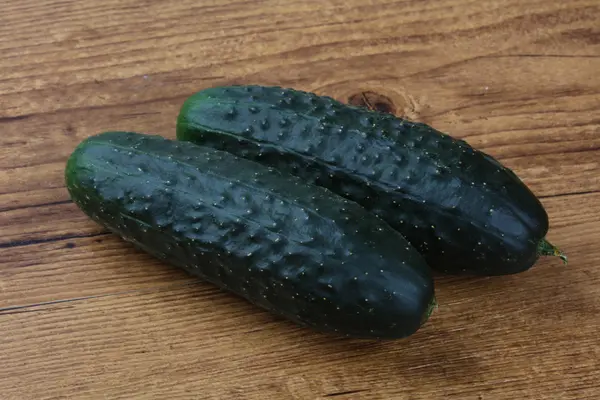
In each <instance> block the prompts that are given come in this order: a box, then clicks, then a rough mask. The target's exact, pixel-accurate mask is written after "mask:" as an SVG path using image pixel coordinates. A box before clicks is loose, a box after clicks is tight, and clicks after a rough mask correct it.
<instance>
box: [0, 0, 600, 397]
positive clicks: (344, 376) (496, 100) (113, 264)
mask: <svg viewBox="0 0 600 400" xmlns="http://www.w3.org/2000/svg"><path fill="white" fill-rule="evenodd" d="M0 9H1V10H2V13H0V54H2V57H0V227H1V230H2V235H1V236H0V331H1V332H3V335H0V359H1V360H2V367H3V368H2V369H1V370H0V389H1V390H0V393H2V395H0V398H1V399H2V400H13V399H14V400H17V399H18V400H29V399H35V400H38V399H132V398H135V399H165V398H169V399H251V400H254V399H260V400H270V399H302V400H304V399H311V400H312V399H323V400H325V399H336V400H343V399H386V400H388V399H400V400H404V399H406V400H408V399H410V400H420V399H427V400H432V399H460V400H471V399H473V400H496V399H500V400H502V399H507V400H508V399H510V400H513V399H573V400H583V399H598V398H600V373H599V372H598V371H599V370H600V340H599V339H598V337H597V331H598V328H599V327H600V300H599V299H600V270H599V269H598V268H597V267H598V265H599V264H600V248H599V247H598V246H597V242H598V240H599V239H600V165H599V160H600V76H599V75H598V71H600V30H599V28H598V21H599V20H600V4H598V2H597V1H596V0H574V1H570V2H559V1H554V0H553V1H536V0H531V1H529V0H528V1H518V0H486V1H473V0H434V1H414V0H402V1H394V0H369V1H365V0H362V1H355V0H345V1H341V0H327V1H323V0H308V1H306V0H305V1H300V0H298V1H295V0H254V1H239V0H206V1H202V2H198V1H192V0H181V1H178V2H174V1H170V2H166V1H163V2H158V1H150V0H125V1H117V0H107V1H99V0H89V1H85V2H76V1H72V0H35V1H34V0H23V1H16V0H8V1H4V2H3V3H2V6H1V7H0ZM232 83H256V84H275V85H282V86H290V87H295V88H297V89H302V90H309V91H313V92H316V93H319V94H325V95H329V96H332V97H335V98H337V99H339V100H341V101H344V102H347V101H349V99H352V98H355V97H356V96H360V94H361V93H363V92H367V93H374V94H376V95H380V96H383V97H385V98H387V99H388V100H389V102H390V104H389V106H390V111H392V112H394V113H396V114H397V115H399V116H404V117H407V118H411V119H414V120H419V121H423V122H426V123H428V124H431V125H433V126H434V127H436V128H438V129H440V130H442V131H445V132H448V133H450V134H452V135H454V136H457V137H462V138H464V139H465V140H467V141H468V142H469V143H471V144H472V145H474V146H476V147H477V148H480V149H483V150H485V151H486V152H488V153H490V154H492V155H494V156H495V157H497V158H499V159H500V160H501V161H502V162H503V163H505V164H506V165H507V166H509V167H511V168H512V169H513V170H514V171H515V172H516V173H517V174H518V175H519V176H520V177H521V178H522V179H523V180H524V181H525V182H526V183H527V184H528V185H529V186H530V187H531V189H532V190H533V191H534V192H535V193H536V194H537V195H538V196H539V197H540V198H541V199H542V202H543V203H544V205H545V206H546V208H547V210H548V214H549V216H550V224H551V229H550V233H549V239H550V240H551V241H552V242H555V243H556V244H558V245H559V246H560V247H561V248H562V249H563V250H564V251H566V252H567V253H568V255H569V265H568V266H567V267H565V266H563V265H561V264H560V262H559V261H557V260H550V259H544V260H541V261H540V262H539V263H538V265H536V266H535V267H534V268H533V269H532V270H530V271H528V272H526V273H523V274H520V275H518V276H510V277H498V278H477V279H475V278H457V277H442V276H440V277H437V278H436V286H437V291H438V293H439V295H438V300H439V302H440V308H439V309H438V310H437V311H436V312H435V314H434V316H433V317H432V319H431V320H430V322H429V323H428V324H427V325H426V326H425V327H423V329H422V330H420V331H419V332H418V333H417V334H416V335H415V336H413V337H411V338H409V339H407V340H403V341H397V342H385V343H376V342H361V341H352V340H342V339H339V338H336V337H332V336H328V335H320V334H316V333H313V332H311V331H308V330H305V329H302V328H299V327H297V326H295V325H293V324H291V323H288V322H285V321H282V320H279V319H277V318H275V317H273V316H271V315H269V314H267V313H266V312H263V311H262V310H258V309H256V308H254V307H252V306H251V305H249V304H247V303H245V302H244V301H242V300H241V299H239V298H237V297H235V296H233V295H230V294H228V293H224V292H221V291H219V290H217V289H215V288H214V287H212V286H210V285H208V284H206V283H204V282H201V281H199V280H197V279H194V278H191V277H189V276H188V275H186V274H185V273H183V272H181V271H178V270H176V269H174V268H172V267H169V266H166V265H164V264H162V263H160V262H158V261H156V260H154V259H152V258H150V257H149V256H147V255H145V254H142V253H140V252H138V251H135V250H134V249H133V248H132V247H131V246H130V245H129V244H126V243H124V242H123V241H122V240H120V239H119V238H117V237H115V236H113V235H110V234H108V233H107V232H106V231H104V230H103V229H102V228H101V227H99V226H97V225H95V224H94V223H92V222H91V221H89V220H88V219H87V218H86V217H85V216H84V215H83V214H82V213H81V212H80V211H79V210H78V209H77V208H76V206H75V205H74V204H72V203H71V202H70V200H69V198H68V194H67V192H66V190H65V188H64V181H63V169H64V163H65V161H66V158H67V157H68V155H69V153H70V152H71V151H72V150H73V148H74V147H75V146H76V145H77V143H78V142H79V141H80V140H82V139H83V138H85V137H87V136H89V135H91V134H94V133H98V132H101V131H104V130H111V129H119V130H135V131H140V132H146V133H157V134H162V135H164V136H166V137H174V128H175V118H176V115H177V112H178V109H179V107H180V106H181V104H182V102H183V101H184V99H185V98H186V97H187V96H189V95H191V94H192V93H193V92H195V91H197V90H200V89H202V88H205V87H209V86H212V85H218V84H232ZM353 96H354V97H353Z"/></svg>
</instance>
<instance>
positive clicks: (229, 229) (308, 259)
mask: <svg viewBox="0 0 600 400" xmlns="http://www.w3.org/2000/svg"><path fill="white" fill-rule="evenodd" d="M65 179H66V183H67V188H68V190H69V193H70V195H71V198H72V199H73V201H74V202H75V203H76V204H77V205H78V206H79V207H80V208H81V209H82V210H83V211H84V212H85V213H86V214H87V215H88V216H90V218H92V219H93V220H95V221H96V222H98V223H99V224H102V225H103V226H105V227H107V228H108V229H109V230H111V231H112V232H114V233H116V234H118V235H119V236H121V237H123V238H124V239H125V240H128V241H130V242H132V243H133V244H134V245H135V246H137V247H138V248H140V249H142V250H144V251H146V252H148V253H149V254H152V255H154V256H156V257H158V258H160V259H162V260H164V261H166V262H168V263H170V264H172V265H175V266H178V267H180V268H183V269H185V270H187V271H188V272H190V273H191V274H194V275H196V276H199V277H201V278H203V279H205V280H206V281H209V282H212V283H213V284H215V285H217V286H219V287H221V288H223V289H225V290H229V291H231V292H233V293H236V294H237V295H240V296H242V297H244V298H245V299H247V300H249V301H250V302H251V303H254V304H256V305H258V306H260V307H263V308H265V309H267V310H270V311H271V312H273V313H275V314H278V315H280V316H282V317H285V318H288V319H290V320H292V321H295V322H297V323H299V324H302V325H305V326H309V327H312V328H314V329H316V330H319V331H327V332H334V333H338V334H341V335H346V336H350V337H357V338H379V339H396V338H402V337H406V336H409V335H412V334H413V333H415V332H416V331H417V330H418V329H419V328H420V326H422V324H423V323H424V322H425V321H426V320H427V318H428V317H429V315H430V313H431V306H432V305H433V304H435V296H434V286H433V280H432V277H431V272H430V270H429V268H428V266H427V265H426V264H425V262H424V260H423V258H422V257H421V255H420V254H419V253H418V252H417V251H416V250H415V249H413V248H412V247H411V246H410V245H409V244H408V242H406V241H405V240H404V239H403V238H402V236H401V235H400V234H398V233H397V232H396V231H394V230H393V229H392V228H391V227H389V226H388V225H387V224H385V223H384V222H382V221H381V220H379V219H378V218H376V217H375V216H373V215H372V214H370V213H368V212H367V211H366V210H364V209H363V208H362V207H360V206H359V205H357V204H355V203H353V202H350V201H348V200H347V199H345V198H342V197H340V196H337V195H335V194H333V193H332V192H330V191H328V190H326V189H324V188H321V187H317V186H312V185H308V184H306V183H304V182H302V181H301V180H300V179H298V178H295V177H292V176H286V175H283V174H281V173H279V172H278V171H275V170H273V169H272V168H268V167H266V166H263V165H261V164H258V163H254V162H251V161H248V160H244V159H239V158H237V157H235V156H233V155H231V154H229V153H225V152H222V151H218V150H215V149H212V148H203V147H200V146H196V145H194V144H191V143H185V142H177V141H173V140H168V139H165V138H162V137H159V136H153V135H142V134H138V133H132V132H105V133H102V134H99V135H96V136H92V137H90V138H88V139H86V140H84V141H83V142H82V143H81V144H80V145H79V146H78V147H77V148H76V149H75V151H74V152H73V153H72V155H71V157H70V158H69V160H68V163H67V167H66V170H65Z"/></svg>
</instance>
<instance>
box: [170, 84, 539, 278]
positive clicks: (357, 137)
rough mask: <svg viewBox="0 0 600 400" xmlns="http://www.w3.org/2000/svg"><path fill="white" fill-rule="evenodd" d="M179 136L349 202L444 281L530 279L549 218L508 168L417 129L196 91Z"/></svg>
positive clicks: (358, 111)
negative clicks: (398, 237)
mask: <svg viewBox="0 0 600 400" xmlns="http://www.w3.org/2000/svg"><path fill="white" fill-rule="evenodd" d="M177 138H178V139H179V140H182V141H191V142H194V143H196V144H199V145H204V146H211V147H214V148H216V149H220V150H225V151H228V152H230V153H232V154H236V155H238V156H242V157H244V158H247V159H250V160H254V161H257V162H260V163H262V164H264V165H268V166H272V167H275V168H277V169H278V170H281V171H284V172H286V173H291V174H294V175H296V176H298V177H301V178H302V179H303V180H305V181H306V182H309V183H312V184H317V185H320V186H323V187H326V188H328V189H330V190H332V191H333V192H335V193H337V194H339V195H341V196H344V197H346V198H348V199H350V200H352V201H355V202H357V203H359V204H360V205H362V206H363V207H365V208H366V209H368V210H369V211H371V212H372V213H374V214H376V215H378V216H379V217H381V218H382V219H383V220H385V221H386V222H387V223H388V224H390V225H391V226H392V227H393V228H394V229H396V230H397V231H399V232H400V233H401V234H402V235H403V236H404V237H405V238H406V239H407V240H408V241H409V242H410V243H411V244H412V245H413V246H414V247H415V248H417V250H418V251H419V252H420V253H421V254H422V255H423V256H424V257H425V260H426V261H427V263H428V264H429V265H430V266H431V267H432V268H433V269H436V270H438V271H441V272H445V273H450V274H474V275H507V274H514V273H518V272H522V271H525V270H527V269H529V268H530V267H531V266H532V265H533V264H534V263H535V262H536V261H537V259H538V257H539V255H538V251H539V247H540V246H541V244H542V241H543V239H544V237H545V235H546V233H547V231H548V215H547V213H546V211H545V209H544V207H543V206H542V204H541V203H540V201H539V200H538V199H537V198H536V196H535V195H534V194H533V193H532V192H531V191H530V190H529V188H528V187H527V186H526V185H525V184H524V183H523V182H522V181H521V180H520V179H519V178H518V177H517V176H516V175H515V174H514V173H513V172H512V171H511V170H509V169H508V168H505V167H504V166H503V165H501V164H500V163H499V162H498V161H496V160H495V159H494V158H492V157H491V156H489V155H487V154H485V153H483V152H480V151H477V150H476V149H474V148H472V147H471V146H469V145H468V144H467V143H466V142H464V141H462V140H457V139H455V138H452V137H451V136H449V135H447V134H444V133H442V132H439V131H437V130H435V129H433V128H432V127H430V126H428V125H426V124H423V123H417V122H411V121H407V120H403V119H400V118H398V117H395V116H393V115H390V114H383V113H378V112H374V111H370V110H366V109H363V108H358V107H353V106H349V105H345V104H343V103H341V102H338V101H336V100H334V99H332V98H329V97H326V96H317V95H315V94H313V93H307V92H302V91H298V90H294V89H286V88H281V87H263V86H255V85H249V86H229V87H215V88H209V89H206V90H202V91H200V92H198V93H196V94H194V95H192V96H191V97H189V98H188V99H187V100H186V101H185V103H184V104H183V106H182V108H181V111H180V114H179V117H178V122H177Z"/></svg>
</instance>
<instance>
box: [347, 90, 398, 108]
mask: <svg viewBox="0 0 600 400" xmlns="http://www.w3.org/2000/svg"><path fill="white" fill-rule="evenodd" d="M348 104H351V105H353V106H357V107H364V108H368V109H369V110H372V111H379V112H382V113H388V114H395V113H396V106H395V105H394V102H393V101H392V99H390V98H389V97H387V96H384V95H382V94H379V93H375V92H371V91H366V92H359V93H355V94H352V95H350V96H349V97H348Z"/></svg>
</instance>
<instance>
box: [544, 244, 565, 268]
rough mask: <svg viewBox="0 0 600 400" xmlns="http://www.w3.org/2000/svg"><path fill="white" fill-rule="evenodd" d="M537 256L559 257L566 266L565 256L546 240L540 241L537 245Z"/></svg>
mask: <svg viewBox="0 0 600 400" xmlns="http://www.w3.org/2000/svg"><path fill="white" fill-rule="evenodd" d="M538 255H540V256H554V257H560V259H561V260H562V261H563V263H564V264H567V255H566V254H565V253H563V252H562V251H561V250H560V249H559V248H558V247H556V246H554V245H553V244H552V243H550V242H549V241H547V240H546V239H542V240H541V241H540V243H539V244H538Z"/></svg>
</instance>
